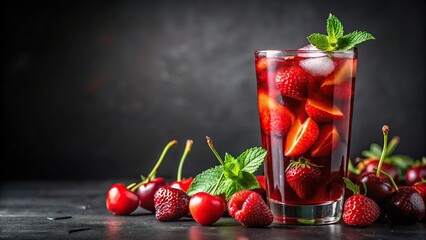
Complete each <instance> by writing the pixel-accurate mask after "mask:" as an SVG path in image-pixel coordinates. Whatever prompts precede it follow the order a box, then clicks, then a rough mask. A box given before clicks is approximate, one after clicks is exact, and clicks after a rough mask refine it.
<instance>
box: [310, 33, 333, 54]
mask: <svg viewBox="0 0 426 240" xmlns="http://www.w3.org/2000/svg"><path fill="white" fill-rule="evenodd" d="M308 41H309V42H310V43H311V44H312V45H314V46H315V47H316V48H318V49H319V50H323V51H327V50H328V49H329V48H330V47H331V46H330V43H329V42H328V37H327V36H326V35H324V34H320V33H313V34H311V35H309V37H308Z"/></svg>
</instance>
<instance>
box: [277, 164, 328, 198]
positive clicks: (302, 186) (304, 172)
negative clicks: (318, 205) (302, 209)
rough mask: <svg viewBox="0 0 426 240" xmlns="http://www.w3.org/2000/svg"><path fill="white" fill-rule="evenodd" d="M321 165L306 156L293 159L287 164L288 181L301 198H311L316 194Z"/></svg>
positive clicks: (286, 174)
mask: <svg viewBox="0 0 426 240" xmlns="http://www.w3.org/2000/svg"><path fill="white" fill-rule="evenodd" d="M320 167H322V166H318V165H315V164H313V163H311V162H310V160H309V159H307V158H304V157H300V158H299V160H298V161H297V162H295V161H291V162H290V164H289V165H288V166H287V168H286V170H285V177H286V180H287V183H288V185H290V187H291V188H292V189H293V190H294V191H295V192H296V194H297V196H299V197H300V198H301V199H309V198H311V197H312V196H313V195H314V194H315V192H316V189H317V187H318V183H319V180H320V178H321V171H320V170H319V168H320Z"/></svg>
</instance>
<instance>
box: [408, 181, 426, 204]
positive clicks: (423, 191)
mask: <svg viewBox="0 0 426 240" xmlns="http://www.w3.org/2000/svg"><path fill="white" fill-rule="evenodd" d="M411 187H412V188H414V189H415V190H416V191H417V192H418V193H419V194H420V196H422V199H423V201H424V202H425V204H426V181H425V182H418V183H416V184H414V185H413V186H411Z"/></svg>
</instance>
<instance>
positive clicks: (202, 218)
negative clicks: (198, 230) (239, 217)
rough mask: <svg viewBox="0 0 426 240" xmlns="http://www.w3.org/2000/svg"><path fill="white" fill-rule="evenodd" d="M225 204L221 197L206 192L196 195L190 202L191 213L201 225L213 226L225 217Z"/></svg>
mask: <svg viewBox="0 0 426 240" xmlns="http://www.w3.org/2000/svg"><path fill="white" fill-rule="evenodd" d="M224 209H225V204H224V202H223V200H222V198H221V197H219V196H214V195H211V194H208V193H205V192H199V193H196V194H195V195H194V196H192V197H191V200H189V211H190V213H191V215H192V217H193V218H194V220H195V221H196V222H197V223H199V224H201V225H206V226H208V225H212V224H213V223H215V222H217V220H219V218H221V217H222V216H223V212H224Z"/></svg>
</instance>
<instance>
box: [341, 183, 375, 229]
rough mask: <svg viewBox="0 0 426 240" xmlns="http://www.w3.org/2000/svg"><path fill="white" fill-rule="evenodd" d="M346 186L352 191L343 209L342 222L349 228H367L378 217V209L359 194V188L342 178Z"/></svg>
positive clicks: (373, 203)
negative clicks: (349, 226)
mask: <svg viewBox="0 0 426 240" xmlns="http://www.w3.org/2000/svg"><path fill="white" fill-rule="evenodd" d="M343 179H344V181H345V183H346V186H347V187H348V188H349V189H350V190H352V191H353V193H354V195H352V196H351V197H349V198H348V199H347V200H346V202H345V205H344V207H343V221H345V223H346V224H348V225H351V226H368V225H370V224H372V223H373V222H375V221H376V220H377V219H379V217H380V208H379V206H378V205H377V203H376V202H374V201H373V200H372V199H371V198H368V197H366V196H365V195H362V194H360V190H359V187H358V186H357V185H355V184H354V183H353V182H351V180H349V179H348V178H343Z"/></svg>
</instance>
